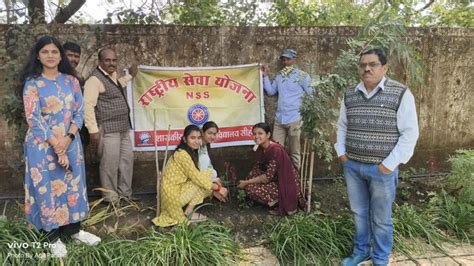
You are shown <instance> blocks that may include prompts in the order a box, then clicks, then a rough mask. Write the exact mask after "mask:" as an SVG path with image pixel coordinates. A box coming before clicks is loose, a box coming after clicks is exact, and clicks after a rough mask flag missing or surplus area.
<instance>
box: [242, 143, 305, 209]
mask: <svg viewBox="0 0 474 266" xmlns="http://www.w3.org/2000/svg"><path fill="white" fill-rule="evenodd" d="M260 175H264V176H265V178H266V179H267V180H268V182H267V183H265V184H249V185H247V186H246V187H245V191H246V192H247V194H248V196H249V198H251V199H252V200H254V201H257V202H259V203H261V204H264V205H267V206H270V207H273V206H276V205H277V204H278V210H279V212H280V214H282V215H284V214H287V213H289V212H292V211H294V210H296V208H298V207H299V208H301V209H305V208H306V200H305V198H304V195H303V193H302V192H301V188H300V183H299V178H298V172H297V171H296V169H295V168H294V166H293V163H292V162H291V160H290V158H289V156H288V153H287V152H286V150H285V148H284V147H283V146H281V145H280V144H278V143H273V142H272V143H271V144H270V145H269V146H268V148H267V149H265V150H264V149H263V148H262V147H260V146H259V147H258V149H257V152H256V161H255V164H254V166H253V167H252V170H251V171H250V173H249V175H248V176H247V180H248V179H252V178H254V177H257V176H260Z"/></svg>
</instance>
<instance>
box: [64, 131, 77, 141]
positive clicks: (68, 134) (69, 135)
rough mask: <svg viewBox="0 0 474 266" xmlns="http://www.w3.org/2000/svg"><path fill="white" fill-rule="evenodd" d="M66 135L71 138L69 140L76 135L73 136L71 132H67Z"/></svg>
mask: <svg viewBox="0 0 474 266" xmlns="http://www.w3.org/2000/svg"><path fill="white" fill-rule="evenodd" d="M66 136H68V137H69V138H70V139H71V141H73V140H74V138H75V137H76V136H75V135H74V134H72V133H67V134H66Z"/></svg>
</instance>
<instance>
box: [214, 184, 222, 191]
mask: <svg viewBox="0 0 474 266" xmlns="http://www.w3.org/2000/svg"><path fill="white" fill-rule="evenodd" d="M214 184H216V186H217V189H214V191H215V192H219V191H221V185H219V184H218V183H214Z"/></svg>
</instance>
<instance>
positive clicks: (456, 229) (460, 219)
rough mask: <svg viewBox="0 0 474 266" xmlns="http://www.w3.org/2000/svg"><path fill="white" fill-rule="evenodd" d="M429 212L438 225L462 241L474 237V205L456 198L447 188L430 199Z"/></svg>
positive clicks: (468, 240) (470, 239)
mask: <svg viewBox="0 0 474 266" xmlns="http://www.w3.org/2000/svg"><path fill="white" fill-rule="evenodd" d="M429 204H430V207H429V209H428V210H429V212H430V213H431V215H432V216H433V217H436V220H435V224H436V226H437V227H439V228H441V229H443V230H445V231H446V232H447V233H448V234H450V235H453V236H455V237H457V238H458V239H460V240H462V241H466V242H468V243H470V242H471V241H472V239H474V228H473V227H474V206H473V205H472V203H467V202H463V201H460V200H458V199H456V198H455V197H453V196H451V195H449V194H448V193H447V192H446V191H445V190H442V191H441V192H440V193H439V194H437V195H436V196H435V197H433V198H432V199H431V200H430V203H429Z"/></svg>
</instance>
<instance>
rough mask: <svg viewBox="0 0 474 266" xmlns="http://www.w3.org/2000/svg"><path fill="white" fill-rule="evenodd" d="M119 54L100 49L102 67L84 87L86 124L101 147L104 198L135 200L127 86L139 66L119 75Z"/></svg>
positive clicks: (91, 136)
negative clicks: (133, 194) (119, 197)
mask: <svg viewBox="0 0 474 266" xmlns="http://www.w3.org/2000/svg"><path fill="white" fill-rule="evenodd" d="M116 70H117V55H116V53H115V51H114V50H113V49H111V48H104V49H102V50H100V51H99V66H98V67H97V68H96V69H95V70H94V71H93V72H92V74H91V76H90V77H89V79H88V80H87V81H86V83H85V86H84V103H85V108H84V109H85V110H84V115H85V123H86V126H87V128H88V129H89V135H90V141H91V144H92V145H93V146H95V147H96V148H97V153H98V156H99V159H100V181H101V184H102V188H104V189H105V190H106V191H104V192H103V196H104V200H105V201H107V202H113V201H116V200H117V199H118V196H119V195H122V196H125V197H128V198H129V199H131V200H138V199H137V198H134V197H132V176H133V151H132V143H131V141H130V129H131V121H130V107H129V106H128V103H127V98H126V96H125V95H126V89H125V85H126V84H127V82H128V81H130V80H131V79H132V78H133V77H134V76H135V75H136V74H137V68H136V65H134V66H132V67H131V68H130V75H129V74H127V75H125V76H124V77H122V78H120V79H118V78H117V72H116Z"/></svg>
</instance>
